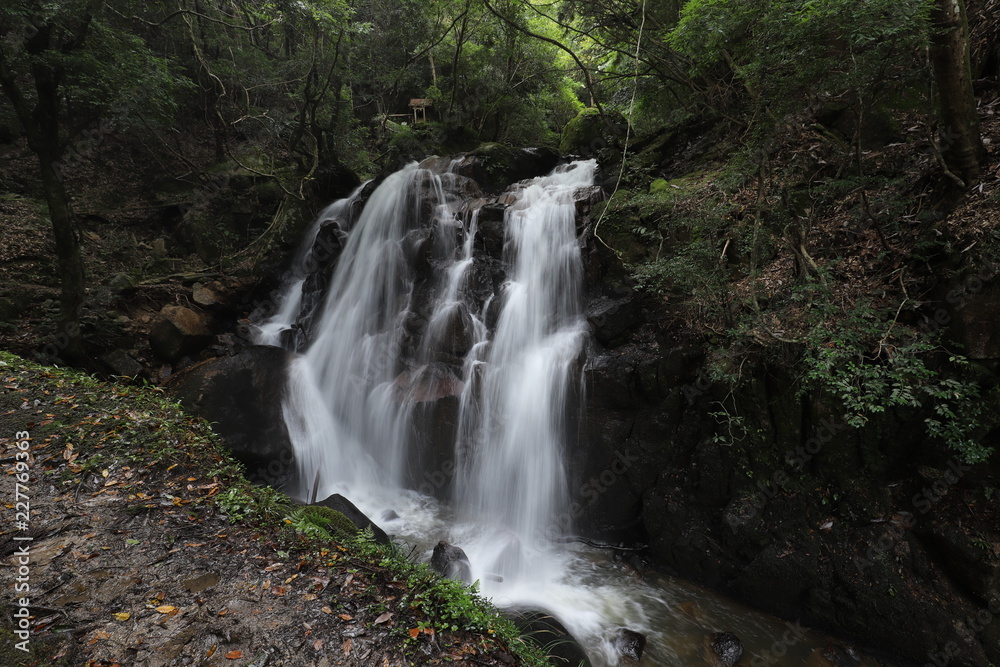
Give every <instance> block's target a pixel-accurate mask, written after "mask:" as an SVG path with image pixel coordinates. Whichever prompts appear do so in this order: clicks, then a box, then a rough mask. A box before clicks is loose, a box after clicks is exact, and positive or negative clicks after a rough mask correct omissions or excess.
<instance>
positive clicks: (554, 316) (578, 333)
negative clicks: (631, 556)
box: [457, 162, 595, 576]
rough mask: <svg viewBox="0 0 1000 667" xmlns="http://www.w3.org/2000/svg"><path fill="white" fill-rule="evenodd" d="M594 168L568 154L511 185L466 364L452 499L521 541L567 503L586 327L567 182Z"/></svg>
mask: <svg viewBox="0 0 1000 667" xmlns="http://www.w3.org/2000/svg"><path fill="white" fill-rule="evenodd" d="M594 167H595V164H594V163H593V162H588V163H575V164H573V165H570V166H569V167H564V168H561V169H559V170H558V171H557V172H556V173H554V174H552V175H550V176H548V177H544V178H538V179H535V180H534V181H532V182H530V183H529V184H526V185H525V186H524V187H522V188H519V189H518V190H517V191H516V192H514V193H512V194H513V198H514V201H513V203H512V204H511V205H510V206H509V207H508V208H507V211H506V216H505V228H506V231H505V249H504V258H505V262H506V264H507V265H508V266H509V270H508V280H507V282H506V283H505V284H504V286H503V289H502V292H501V293H500V294H499V295H497V298H498V299H499V301H500V313H499V317H498V319H497V323H496V326H495V329H494V331H493V332H492V336H491V337H490V338H489V339H488V340H487V341H486V342H485V343H484V344H483V345H481V346H477V347H476V348H474V350H473V352H472V353H471V354H470V357H469V358H468V360H467V363H466V373H467V377H466V388H465V392H464V394H463V397H462V412H461V430H460V438H459V442H458V450H457V451H458V454H459V477H458V497H457V500H458V503H459V506H460V508H462V509H464V510H465V511H467V512H470V513H471V514H472V515H473V516H475V517H477V518H478V519H479V520H481V521H485V522H487V523H488V524H492V525H495V526H496V527H497V528H499V529H504V530H509V531H511V533H513V534H514V535H516V536H517V538H518V539H519V540H520V541H522V542H528V543H535V544H537V543H538V542H539V540H540V539H544V538H545V537H547V536H551V535H552V534H553V533H554V532H557V530H558V524H557V523H555V522H554V519H555V517H558V516H561V515H562V514H564V513H565V510H566V507H567V506H568V491H567V482H566V470H565V464H564V458H565V457H564V456H563V448H564V445H565V435H566V433H567V428H570V427H572V426H573V425H570V424H567V423H566V420H565V415H566V412H567V407H568V406H567V403H568V400H569V399H570V398H571V397H573V396H578V395H579V394H580V388H581V387H582V364H581V363H580V356H581V354H582V351H583V348H584V342H585V338H586V335H587V324H586V321H585V320H584V318H583V315H582V295H581V293H580V292H581V286H582V283H583V267H582V262H581V259H580V249H579V245H578V242H577V233H576V203H575V201H574V199H573V191H574V190H575V189H577V188H579V187H581V186H585V185H590V184H591V183H592V181H593V172H594ZM499 569H503V568H499ZM502 574H504V575H505V576H511V574H512V573H511V572H509V571H508V572H502Z"/></svg>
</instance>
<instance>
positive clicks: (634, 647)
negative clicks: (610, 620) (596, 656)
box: [611, 628, 646, 663]
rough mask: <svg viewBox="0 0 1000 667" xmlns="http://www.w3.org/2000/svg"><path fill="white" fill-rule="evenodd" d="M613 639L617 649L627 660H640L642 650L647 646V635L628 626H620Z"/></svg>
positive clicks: (630, 661)
mask: <svg viewBox="0 0 1000 667" xmlns="http://www.w3.org/2000/svg"><path fill="white" fill-rule="evenodd" d="M611 641H612V643H613V644H614V647H615V651H617V652H618V655H620V656H621V657H622V658H623V659H624V660H625V661H626V662H629V663H633V662H639V660H641V659H642V652H643V650H645V648H646V637H645V635H643V634H641V633H638V632H636V631H635V630H629V629H628V628H619V629H618V630H616V631H615V634H614V637H613V638H612V640H611Z"/></svg>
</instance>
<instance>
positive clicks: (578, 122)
mask: <svg viewBox="0 0 1000 667" xmlns="http://www.w3.org/2000/svg"><path fill="white" fill-rule="evenodd" d="M627 128H628V121H627V120H625V117H624V116H623V115H621V114H620V113H618V112H617V111H608V110H605V112H604V114H603V115H601V113H600V111H598V110H597V109H595V108H588V109H584V110H583V111H581V112H580V113H579V114H577V115H576V117H575V118H573V119H572V120H571V121H569V122H568V123H566V127H564V128H563V133H562V139H561V140H560V142H559V150H560V151H561V152H563V153H567V154H571V155H581V156H583V157H593V156H596V155H598V154H599V153H600V152H601V151H602V150H603V149H605V148H607V147H609V146H614V145H616V144H617V143H618V142H619V141H622V140H624V138H625V132H626V129H627Z"/></svg>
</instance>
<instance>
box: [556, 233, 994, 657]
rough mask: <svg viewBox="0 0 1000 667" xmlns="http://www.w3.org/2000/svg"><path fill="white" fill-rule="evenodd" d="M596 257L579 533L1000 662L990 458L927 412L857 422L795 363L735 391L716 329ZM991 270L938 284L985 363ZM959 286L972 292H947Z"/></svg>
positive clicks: (762, 601)
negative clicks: (969, 455) (677, 316)
mask: <svg viewBox="0 0 1000 667" xmlns="http://www.w3.org/2000/svg"><path fill="white" fill-rule="evenodd" d="M590 252H591V253H592V254H593V255H594V257H595V259H594V261H593V264H592V265H593V266H594V267H595V268H596V270H597V273H596V275H594V276H592V278H591V284H592V285H593V288H594V289H593V293H592V300H591V312H592V316H591V322H592V325H593V328H594V334H595V338H596V342H595V350H594V351H593V353H592V355H591V358H590V362H589V367H588V370H587V378H588V383H587V388H588V394H587V410H586V420H585V426H584V429H583V431H584V432H583V434H582V435H581V442H582V443H585V444H584V446H583V447H582V448H581V455H580V457H581V463H580V466H581V467H580V468H579V470H580V471H581V472H580V475H579V476H578V478H577V483H578V486H577V505H575V506H574V507H575V513H576V515H577V516H578V517H579V521H580V526H581V528H582V529H583V530H585V531H589V532H590V533H591V534H592V535H594V536H596V537H601V538H604V539H611V540H625V541H628V542H641V543H644V544H647V545H648V557H649V558H650V560H651V561H652V563H653V564H654V565H656V566H659V567H665V568H667V569H668V570H671V571H673V572H675V573H677V574H679V575H681V576H684V577H688V578H692V579H694V580H696V581H699V582H702V583H704V584H707V585H709V586H711V587H713V588H718V589H722V590H726V591H728V592H730V593H731V594H734V595H736V596H738V597H739V598H741V599H744V600H747V601H749V602H751V603H753V604H755V605H758V606H760V607H762V608H764V609H768V610H770V611H772V612H774V613H776V614H779V615H781V616H783V617H785V618H789V619H799V620H801V621H802V622H803V623H806V624H809V625H813V626H815V627H820V628H823V629H826V630H828V631H831V632H834V633H836V634H839V635H841V636H845V637H849V638H852V639H854V640H856V641H859V642H861V643H863V644H867V645H870V646H874V647H879V648H881V649H885V650H888V651H891V652H893V653H895V654H897V655H900V656H904V657H906V658H908V659H910V660H914V661H916V662H920V663H924V662H933V661H934V660H939V661H940V660H946V661H947V662H948V664H956V665H957V664H962V665H980V664H989V663H991V662H992V663H996V662H997V661H998V660H1000V648H998V647H1000V623H998V622H996V620H1000V619H998V618H997V612H998V611H1000V585H998V584H1000V579H998V575H1000V553H998V552H997V549H996V544H997V533H996V526H997V525H998V519H1000V508H998V505H997V502H996V500H997V498H996V495H995V481H994V480H995V479H996V472H997V467H996V464H995V463H994V464H993V465H992V466H990V465H988V464H980V465H977V466H972V465H968V464H966V463H964V462H963V460H962V458H961V457H960V456H959V455H958V454H953V455H949V453H948V452H947V451H943V448H942V447H941V444H940V443H939V442H937V443H934V442H930V441H929V439H928V437H927V435H926V433H925V431H924V428H923V427H924V424H923V421H924V418H925V417H926V416H927V415H926V414H924V413H921V412H920V411H919V410H912V409H910V410H907V409H897V410H892V409H890V410H888V411H886V412H885V413H884V414H882V415H880V416H879V418H878V419H874V420H872V421H871V422H869V423H868V424H867V425H866V426H865V427H864V428H863V429H857V428H854V427H852V426H850V425H849V424H848V422H847V421H846V420H845V417H844V415H843V410H842V409H841V408H840V407H839V404H838V402H837V401H836V400H835V399H834V398H833V397H831V396H828V395H824V394H822V393H818V392H802V391H801V390H800V384H799V383H797V381H796V380H797V378H796V377H794V376H793V375H792V373H791V372H790V371H789V369H788V368H787V367H778V366H772V365H769V364H766V363H757V364H754V363H748V364H747V365H746V366H745V367H743V368H741V369H740V373H741V382H740V384H739V386H738V387H737V388H735V389H734V388H733V386H732V385H731V384H729V383H727V382H724V381H715V380H713V379H712V377H711V372H712V371H711V369H710V365H709V359H708V350H709V348H710V345H709V343H708V342H707V339H708V338H709V337H710V335H709V334H706V335H704V336H702V337H700V338H697V337H691V336H690V335H685V334H684V332H683V331H682V328H681V327H678V326H672V325H671V319H670V318H671V312H670V308H669V306H665V305H664V304H663V302H662V300H659V299H657V298H655V297H652V296H649V295H643V294H640V293H637V292H633V291H631V290H629V289H628V288H627V287H623V284H622V282H621V280H620V276H621V275H622V273H623V271H622V269H621V266H620V265H619V263H618V255H617V254H616V253H615V252H613V251H611V249H609V248H608V247H604V246H602V245H600V244H599V243H594V244H592V245H591V246H590ZM987 278H988V279H987V280H985V281H982V283H981V286H980V287H979V288H977V289H975V290H973V291H971V292H970V291H969V290H968V289H965V287H967V285H966V283H967V282H968V280H966V281H965V282H963V283H961V284H958V285H948V286H944V287H943V288H941V289H940V292H941V301H940V305H941V306H942V317H941V319H943V320H945V321H949V322H954V323H956V326H955V327H954V328H953V332H954V335H955V336H957V337H959V338H960V340H961V342H962V343H963V344H964V345H965V349H966V350H968V352H969V356H970V358H971V359H972V360H974V361H973V363H974V364H975V365H976V366H977V368H978V369H979V371H978V372H980V373H981V374H983V375H985V376H988V377H992V369H995V368H996V367H997V361H998V355H997V353H996V350H994V349H993V346H992V341H993V339H994V338H995V336H996V334H997V331H998V329H997V324H996V318H995V312H996V310H995V308H994V307H993V305H994V304H993V301H994V300H995V293H996V289H997V287H996V281H995V280H993V279H992V277H991V276H988V277H987ZM956 290H958V292H961V294H962V295H965V296H968V299H964V298H963V299H962V300H958V299H955V298H953V299H951V303H950V304H949V302H948V300H947V297H946V295H948V294H952V295H953V296H954V295H955V294H956V293H958V292H956ZM956 305H957V306H958V307H957V308H956ZM733 406H739V412H738V413H737V412H735V411H734V409H733ZM991 437H992V436H991V435H987V436H986V439H987V441H990V438H991Z"/></svg>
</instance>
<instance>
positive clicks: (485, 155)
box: [453, 143, 561, 193]
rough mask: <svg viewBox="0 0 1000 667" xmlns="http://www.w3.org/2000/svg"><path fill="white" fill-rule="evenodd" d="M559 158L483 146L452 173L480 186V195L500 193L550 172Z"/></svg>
mask: <svg viewBox="0 0 1000 667" xmlns="http://www.w3.org/2000/svg"><path fill="white" fill-rule="evenodd" d="M560 159H561V158H560V155H559V153H558V152H557V151H555V150H552V149H551V148H510V147H508V146H504V145H503V144H495V143H484V144H481V145H480V146H479V147H478V148H476V150H474V151H472V152H471V153H469V154H467V155H465V156H463V157H462V158H460V159H459V160H458V162H457V163H456V164H455V165H454V166H453V170H454V171H455V172H456V173H458V174H460V175H462V176H465V177H467V178H471V179H472V180H474V181H476V182H477V183H479V185H480V187H482V189H483V191H485V192H491V193H499V192H502V191H504V190H505V189H506V188H507V186H508V185H510V184H511V183H515V182H517V181H523V180H525V179H529V178H535V177H537V176H544V175H545V174H547V173H549V172H550V171H552V170H553V169H554V168H555V167H556V165H557V164H559V161H560Z"/></svg>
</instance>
